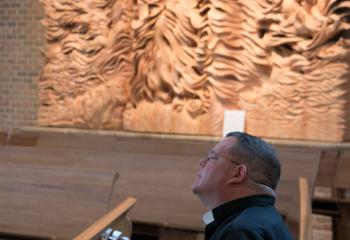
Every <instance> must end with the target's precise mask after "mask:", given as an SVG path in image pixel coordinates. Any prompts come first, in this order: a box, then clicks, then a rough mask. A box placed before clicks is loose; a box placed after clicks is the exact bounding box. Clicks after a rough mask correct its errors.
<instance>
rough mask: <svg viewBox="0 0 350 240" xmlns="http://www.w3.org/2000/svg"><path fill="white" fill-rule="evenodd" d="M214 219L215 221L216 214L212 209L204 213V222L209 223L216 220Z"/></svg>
mask: <svg viewBox="0 0 350 240" xmlns="http://www.w3.org/2000/svg"><path fill="white" fill-rule="evenodd" d="M214 221H215V219H214V215H213V212H212V211H209V212H207V213H205V214H204V215H203V222H204V223H205V224H207V225H208V224H209V223H211V222H214Z"/></svg>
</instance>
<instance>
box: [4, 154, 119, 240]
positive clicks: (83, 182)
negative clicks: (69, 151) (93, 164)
mask: <svg viewBox="0 0 350 240" xmlns="http://www.w3.org/2000/svg"><path fill="white" fill-rule="evenodd" d="M0 152H1V150H0ZM5 160H6V159H1V161H0V196H1V197H0V216H1V217H0V233H1V234H14V235H22V236H30V237H32V238H36V237H38V238H46V239H49V238H56V239H72V237H74V236H75V235H77V234H78V233H79V232H81V231H82V230H83V229H85V228H86V227H87V226H89V225H90V224H91V223H93V222H94V221H95V220H96V219H98V218H99V217H100V216H102V215H103V214H104V213H106V211H107V210H108V209H109V208H110V207H111V205H110V200H111V199H110V198H111V195H112V190H113V189H114V183H115V181H116V179H117V176H118V175H117V174H116V172H115V171H96V170H92V169H90V170H89V169H76V168H67V167H63V166H61V167H58V166H52V165H49V164H46V165H40V166H39V165H32V164H28V163H23V162H21V163H20V164H18V163H14V162H12V161H11V160H10V159H8V160H9V162H7V163H6V161H5Z"/></svg>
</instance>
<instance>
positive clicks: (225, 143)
mask: <svg viewBox="0 0 350 240" xmlns="http://www.w3.org/2000/svg"><path fill="white" fill-rule="evenodd" d="M237 141H238V140H237V138H235V137H225V138H223V139H222V140H221V141H220V142H219V143H218V144H216V145H215V146H214V147H213V149H212V150H213V151H215V152H218V151H220V152H221V151H224V152H227V151H229V152H230V151H231V149H232V147H233V146H234V145H235V144H236V143H237Z"/></svg>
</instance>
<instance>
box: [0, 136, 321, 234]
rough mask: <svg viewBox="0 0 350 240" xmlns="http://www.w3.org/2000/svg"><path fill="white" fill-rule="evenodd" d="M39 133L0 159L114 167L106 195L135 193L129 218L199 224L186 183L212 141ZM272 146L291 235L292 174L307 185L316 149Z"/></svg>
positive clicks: (2, 150) (1, 152)
mask: <svg viewBox="0 0 350 240" xmlns="http://www.w3.org/2000/svg"><path fill="white" fill-rule="evenodd" d="M42 137H43V139H41V140H40V137H39V140H38V142H37V144H38V145H37V146H36V147H25V148H24V147H16V146H5V147H1V146H0V159H5V158H6V159H7V161H11V162H15V163H23V162H27V163H28V164H29V163H31V164H34V165H46V164H49V165H54V166H67V167H74V168H82V169H85V168H87V169H94V170H106V169H108V170H117V171H118V172H119V173H120V178H119V179H118V184H117V185H118V187H117V188H116V191H115V192H114V195H113V198H112V199H113V200H114V201H115V202H116V203H117V202H120V201H121V200H122V199H123V198H125V197H128V196H133V197H135V198H136V199H138V204H137V205H136V206H135V207H134V208H133V210H132V211H131V212H130V217H131V220H132V221H133V222H136V223H144V224H151V225H157V226H163V227H169V228H178V229H185V230H186V229H187V230H192V231H201V230H203V227H204V226H203V222H202V219H201V216H202V214H203V213H205V212H206V210H205V209H204V207H203V206H202V205H201V204H200V202H199V200H198V199H197V198H196V196H195V195H194V194H193V193H191V190H190V186H191V184H192V182H193V181H194V178H195V173H196V172H197V171H198V160H199V159H200V158H201V156H204V155H205V154H206V153H207V152H208V150H210V149H211V147H212V146H213V145H214V144H215V142H196V141H188V142H186V141H184V140H170V139H167V140H161V139H158V140H156V139H153V140H151V139H145V138H142V137H141V138H121V137H120V138H112V137H105V140H103V137H102V136H99V137H98V136H95V138H94V137H93V136H91V137H87V136H80V138H79V136H78V135H77V136H75V137H74V135H65V134H62V135H59V134H53V135H49V134H48V135H42ZM277 151H278V153H279V154H280V158H281V161H282V166H283V169H282V179H281V183H280V186H279V188H278V201H277V207H278V209H279V210H280V211H281V212H282V213H283V214H284V215H285V216H286V217H287V219H288V223H289V226H290V227H291V228H292V230H293V231H294V233H295V236H297V235H298V227H299V224H298V223H299V214H298V212H297V211H295V210H296V209H298V207H299V198H298V196H299V194H298V191H299V190H298V177H299V176H304V177H306V178H307V179H308V181H309V182H310V183H311V184H312V185H311V186H313V184H314V182H315V178H316V177H315V176H316V173H317V169H318V168H317V165H318V162H319V158H320V152H321V151H320V150H317V149H316V150H315V149H307V148H305V149H304V148H291V147H278V148H277ZM5 156H6V157H5ZM311 189H312V187H311ZM310 191H311V190H310ZM310 194H311V193H310ZM164 234H166V233H164ZM169 234H170V233H169ZM194 234H195V233H194ZM193 237H196V236H195V235H194V236H193Z"/></svg>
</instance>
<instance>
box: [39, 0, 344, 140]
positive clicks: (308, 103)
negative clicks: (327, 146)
mask: <svg viewBox="0 0 350 240" xmlns="http://www.w3.org/2000/svg"><path fill="white" fill-rule="evenodd" d="M43 5H44V7H45V12H46V18H45V19H44V21H43V22H44V26H45V27H46V35H45V37H46V40H47V43H48V48H47V51H46V52H45V55H46V59H47V63H46V65H45V67H44V69H43V74H42V76H41V79H40V82H39V97H40V107H39V124H40V125H43V126H71V127H79V128H92V129H124V130H130V131H142V132H167V133H185V134H186V133H187V134H188V133H192V134H202V135H220V134H221V129H222V124H223V112H224V110H225V109H229V110H236V109H243V110H245V111H246V112H247V115H246V116H247V119H246V130H247V131H248V132H249V133H252V134H255V135H258V136H262V137H271V138H286V139H309V140H325V141H344V140H349V139H350V130H349V129H350V117H349V116H350V115H349V114H350V113H349V109H350V108H349V106H350V93H349V89H350V85H349V84H350V83H349V77H350V75H349V63H350V48H349V46H350V41H349V37H348V36H349V29H350V23H349V14H350V11H349V8H350V1H349V0H337V1H336V0H328V1H292V0H282V1H269V0H259V1H253V0H249V1H242V0H234V1H233V0H212V1H204V0H200V1H195V0H179V1H174V0H152V1H149V0H147V1H146V0H140V1H131V0H118V1H117V0H88V1H69V0H46V1H43Z"/></svg>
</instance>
